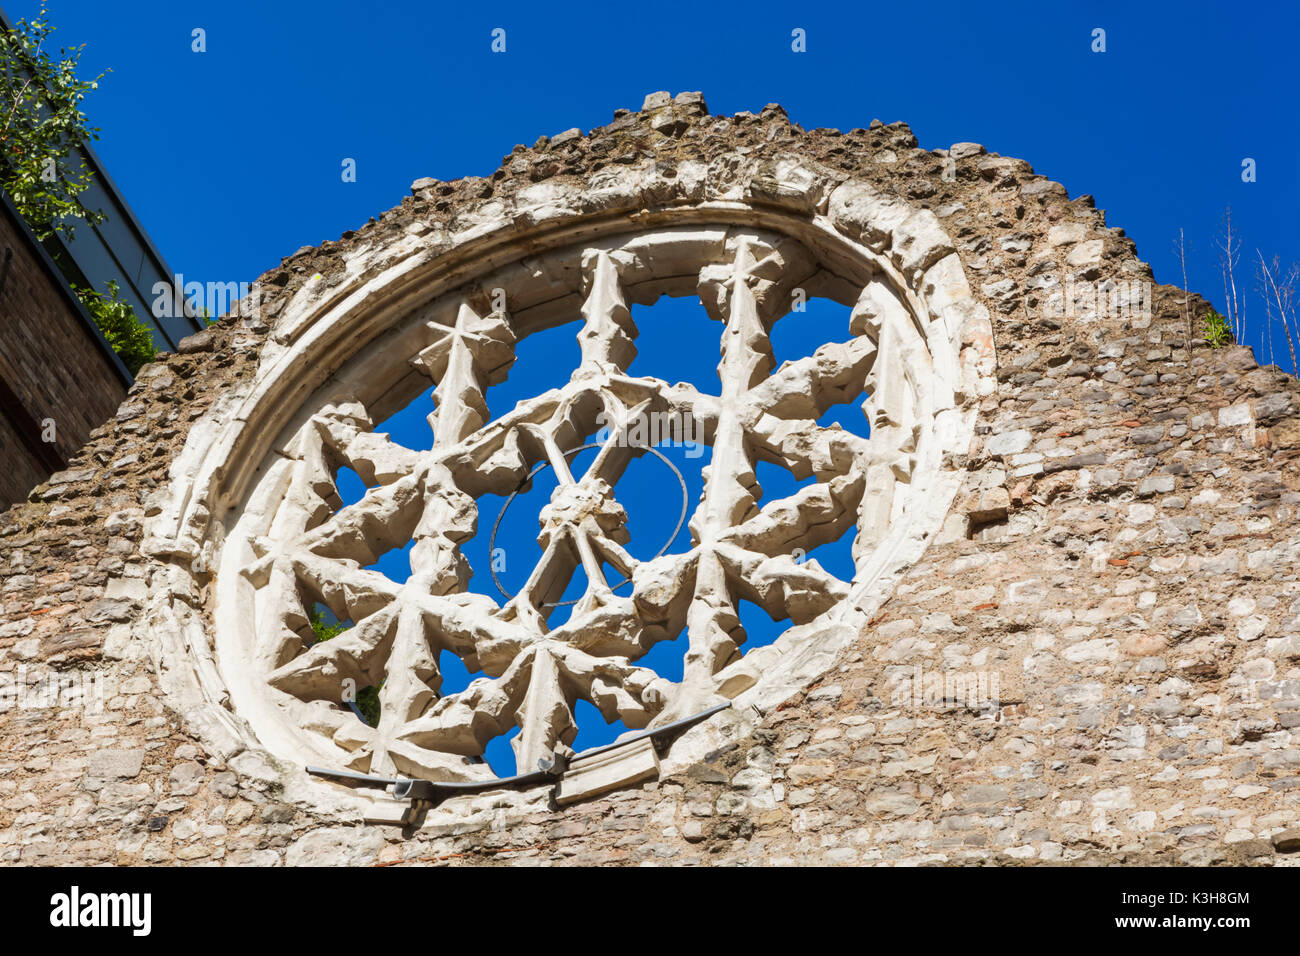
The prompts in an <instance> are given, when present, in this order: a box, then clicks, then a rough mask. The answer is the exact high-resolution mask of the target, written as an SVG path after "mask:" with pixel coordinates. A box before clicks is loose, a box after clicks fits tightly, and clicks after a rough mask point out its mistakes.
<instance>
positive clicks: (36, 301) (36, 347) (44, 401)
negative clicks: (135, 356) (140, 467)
mask: <svg viewBox="0 0 1300 956" xmlns="http://www.w3.org/2000/svg"><path fill="white" fill-rule="evenodd" d="M0 247H3V248H4V249H5V250H6V252H11V253H12V257H11V258H10V259H9V260H8V264H7V266H0V268H3V269H4V283H3V287H2V288H0V461H3V462H4V468H3V469H0V507H7V506H8V505H10V504H12V503H13V502H15V501H22V500H23V499H24V498H25V497H26V496H27V492H28V491H29V490H31V488H32V487H33V486H34V485H35V484H36V483H37V482H38V481H41V480H42V479H44V478H47V477H49V475H50V472H51V471H54V470H57V469H58V468H59V467H60V466H61V465H62V463H63V462H65V461H67V460H68V459H69V458H71V457H72V456H73V455H75V454H76V453H77V451H78V450H80V449H81V447H82V445H83V444H85V442H86V439H87V437H88V436H89V435H90V431H91V429H93V428H95V427H96V426H97V425H99V424H100V423H101V422H103V420H104V419H105V418H107V417H108V416H110V415H112V414H113V411H114V410H115V409H116V408H117V406H118V404H119V403H120V402H121V401H122V396H123V395H124V394H125V392H126V386H125V384H124V379H125V372H124V371H122V370H120V368H119V366H118V364H117V362H116V360H115V358H114V356H113V355H112V353H111V352H110V351H109V350H108V347H107V346H106V345H105V344H104V343H103V341H102V340H101V339H100V338H99V337H98V335H97V333H96V332H95V330H94V329H93V327H89V326H88V324H87V323H88V321H89V320H88V319H87V318H85V317H84V316H83V314H82V313H81V310H80V309H79V307H78V305H77V303H76V300H75V298H74V297H73V296H72V295H71V293H70V292H69V291H68V290H67V288H66V285H65V283H64V281H63V279H62V277H61V276H60V275H59V274H58V273H57V271H56V270H55V269H54V267H53V264H52V263H51V262H50V260H49V258H48V257H47V256H45V255H44V254H43V251H42V250H41V249H40V247H39V246H37V245H36V243H35V240H34V239H33V238H32V237H31V233H30V232H29V231H28V230H27V228H26V227H25V226H24V225H23V224H22V223H21V221H20V220H19V219H18V218H17V215H16V214H15V213H14V211H13V209H12V208H11V207H10V206H9V204H8V203H7V202H6V203H4V208H3V210H2V211H0ZM51 420H52V421H53V425H54V427H53V429H52V430H51V429H49V428H48V426H47V425H46V424H45V423H47V422H48V421H51ZM51 432H52V434H53V436H54V441H52V442H49V441H46V438H48V437H49V435H50V434H51Z"/></svg>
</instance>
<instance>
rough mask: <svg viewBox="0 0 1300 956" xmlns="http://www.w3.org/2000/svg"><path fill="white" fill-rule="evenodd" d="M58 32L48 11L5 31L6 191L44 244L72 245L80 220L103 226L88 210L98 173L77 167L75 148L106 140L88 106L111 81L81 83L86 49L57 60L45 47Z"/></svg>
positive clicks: (2, 121)
mask: <svg viewBox="0 0 1300 956" xmlns="http://www.w3.org/2000/svg"><path fill="white" fill-rule="evenodd" d="M53 32H54V27H53V25H51V24H50V22H49V20H48V19H46V11H45V5H44V4H43V3H42V5H41V10H40V13H38V14H37V16H36V17H35V18H33V19H32V20H19V21H18V23H17V24H16V25H15V27H14V29H13V30H12V31H8V32H4V31H0V186H3V188H4V189H5V191H6V192H8V194H9V196H10V198H11V199H12V200H13V202H14V205H15V206H17V207H18V211H19V213H21V214H22V216H23V218H24V219H26V220H27V222H28V224H29V225H30V226H31V227H32V231H33V232H35V233H36V237H37V238H38V239H41V240H44V239H47V238H49V237H50V236H52V235H53V234H54V233H56V232H58V233H62V234H64V235H66V236H68V237H71V236H72V234H73V223H74V221H75V220H78V219H80V220H83V221H85V222H89V223H92V224H94V223H99V222H103V221H104V215H103V214H102V213H101V212H99V211H98V210H91V209H88V208H86V206H85V205H83V204H82V202H81V199H80V196H81V194H82V193H84V192H85V191H86V189H88V188H89V187H90V180H91V176H92V173H91V172H90V170H88V169H87V168H86V166H85V163H84V162H80V161H74V159H73V152H74V150H75V149H76V147H78V146H80V145H81V144H83V143H85V142H87V141H88V140H91V139H98V138H99V136H98V133H99V130H98V129H96V128H92V127H88V126H87V125H86V114H85V113H83V112H82V111H81V103H82V101H83V100H84V99H85V97H86V94H87V93H88V92H89V91H90V90H93V89H97V88H98V86H99V80H100V79H102V78H103V75H104V74H102V73H101V74H100V75H99V76H97V77H95V78H94V79H93V80H80V79H78V78H77V65H78V61H79V60H80V58H81V52H82V50H83V49H84V44H83V45H82V46H79V47H75V48H74V49H72V50H65V49H60V50H59V52H58V56H57V58H56V57H51V56H50V54H49V52H48V51H47V50H46V49H45V45H46V43H47V41H48V40H49V37H50V34H51V33H53Z"/></svg>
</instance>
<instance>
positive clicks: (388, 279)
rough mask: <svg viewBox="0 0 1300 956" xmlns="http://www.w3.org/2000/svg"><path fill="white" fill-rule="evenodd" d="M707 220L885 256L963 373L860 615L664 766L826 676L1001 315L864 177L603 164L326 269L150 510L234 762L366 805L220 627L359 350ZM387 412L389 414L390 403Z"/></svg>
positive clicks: (827, 256)
mask: <svg viewBox="0 0 1300 956" xmlns="http://www.w3.org/2000/svg"><path fill="white" fill-rule="evenodd" d="M706 224H707V225H708V226H712V227H732V228H738V229H756V230H765V231H768V232H775V233H779V234H782V235H786V236H789V237H790V238H792V239H794V240H796V241H797V242H799V243H801V244H803V245H804V246H805V247H807V248H813V249H816V250H817V251H818V255H819V256H820V259H821V261H822V262H828V261H837V260H838V262H839V263H841V264H844V263H849V264H851V266H852V267H851V268H850V269H849V270H848V271H850V272H852V271H853V270H854V269H858V270H860V269H862V268H868V269H870V270H872V271H873V272H874V273H875V275H876V276H878V277H879V278H880V279H882V280H883V281H884V282H886V283H887V284H888V285H889V286H890V287H891V289H892V290H893V292H894V294H895V295H896V296H897V297H898V298H899V300H900V301H902V302H904V303H905V305H906V309H907V311H908V312H909V313H910V314H911V315H912V316H914V317H915V316H920V317H924V319H925V321H924V322H923V323H922V324H923V325H924V328H925V331H926V340H927V346H928V347H929V351H930V353H931V356H932V358H933V360H934V361H935V362H936V363H939V364H940V365H942V366H944V367H946V368H948V370H949V372H948V374H947V375H945V376H943V377H942V381H943V385H944V387H945V388H950V389H951V391H952V394H953V401H952V403H951V408H946V409H943V410H942V411H941V413H940V414H939V415H938V416H936V418H935V419H934V433H933V434H934V441H933V442H930V443H928V444H927V450H929V451H931V452H937V454H936V455H935V458H934V460H933V462H932V463H931V465H929V466H927V467H926V468H925V469H921V470H919V471H918V474H924V475H925V477H926V481H927V482H928V484H927V485H926V486H925V487H924V489H921V488H919V487H917V488H913V489H912V490H913V492H916V491H921V490H923V491H924V493H923V494H914V495H913V499H912V500H913V501H914V509H913V513H912V514H910V515H909V517H908V520H907V521H904V522H896V523H894V524H893V525H891V526H890V527H889V529H888V533H887V534H885V535H884V537H883V539H882V541H881V543H880V546H879V547H878V548H877V549H876V558H874V559H873V561H872V564H871V567H869V568H866V569H860V570H859V575H858V578H857V579H856V581H855V584H854V590H853V593H852V594H851V595H850V597H849V598H847V599H846V600H845V602H843V604H844V607H845V609H846V610H845V613H844V615H843V617H842V619H841V620H840V621H838V622H837V623H835V624H834V625H832V626H828V627H822V628H820V629H819V630H818V632H817V633H816V634H815V635H811V636H810V635H803V636H802V638H801V639H800V640H799V641H798V648H797V653H784V652H787V651H789V650H791V648H790V647H789V646H787V647H784V648H782V649H781V651H782V652H781V653H778V655H777V656H778V657H779V659H780V660H779V667H774V668H773V669H772V670H771V672H769V673H765V674H764V676H763V677H762V679H760V680H758V681H757V683H755V684H754V685H753V686H752V687H750V688H749V689H748V690H747V691H746V692H745V693H744V694H742V695H740V698H738V700H739V701H740V702H741V703H742V704H743V706H738V707H735V708H733V709H732V710H729V711H726V712H724V713H723V714H720V715H717V716H715V717H714V718H712V719H711V720H709V721H708V722H706V723H705V724H703V725H701V726H699V727H696V728H694V729H693V730H691V731H690V732H688V733H687V734H686V735H684V737H683V738H682V739H680V740H679V741H678V742H677V743H676V744H674V746H673V747H672V749H671V751H670V752H669V753H668V754H667V755H666V756H665V759H664V760H663V762H662V766H661V772H664V773H667V772H672V771H673V770H674V769H680V768H682V767H685V766H688V765H689V764H691V763H693V762H695V761H696V760H698V759H699V757H700V756H702V755H703V754H704V753H706V752H708V751H710V750H713V749H716V748H717V747H718V746H719V745H720V744H722V743H723V742H725V741H726V740H728V739H734V738H736V737H738V736H742V735H743V734H745V733H747V732H748V731H749V730H750V729H752V728H753V727H754V726H755V725H756V722H757V721H758V720H759V719H761V715H762V714H763V713H766V712H767V711H769V710H770V709H771V708H773V707H775V706H777V705H779V704H780V703H781V702H782V701H784V700H786V699H788V698H789V697H790V696H791V695H792V694H794V693H796V692H797V691H798V690H800V689H801V688H803V687H806V686H808V685H809V684H810V683H811V682H813V681H815V680H816V679H817V678H818V677H820V676H822V675H823V674H824V673H826V671H827V670H828V669H829V668H830V667H831V666H832V665H833V664H834V662H835V661H836V660H837V659H838V657H839V656H840V655H841V653H842V652H843V651H844V650H845V648H846V647H847V646H848V645H849V644H850V643H851V642H852V641H854V640H855V639H856V638H857V636H858V635H859V633H860V632H861V630H862V629H863V628H864V627H865V626H866V625H867V622H869V620H870V619H871V617H872V615H873V614H874V613H875V611H876V610H877V609H878V608H879V606H880V604H881V603H882V602H883V601H884V599H885V598H887V597H888V595H889V594H890V593H891V591H892V588H893V584H894V582H895V581H896V580H897V578H898V576H899V574H900V572H901V571H902V570H903V569H905V568H906V567H907V566H909V565H910V564H912V563H913V562H915V560H916V559H918V558H919V557H920V555H921V554H922V553H923V552H924V550H925V548H926V546H928V544H929V543H930V542H931V541H932V540H934V538H935V537H936V535H937V534H938V533H939V532H940V529H941V527H942V525H943V521H944V518H945V516H946V515H947V514H948V512H949V510H950V508H951V504H952V501H953V498H954V496H955V493H956V491H957V488H958V486H959V484H960V481H961V477H962V474H963V472H964V469H965V465H966V455H967V452H968V451H969V448H970V445H971V440H972V436H973V434H974V422H975V419H976V417H977V405H978V401H979V399H980V398H981V397H983V396H986V395H989V394H991V393H992V392H993V390H994V381H993V369H994V367H995V366H994V354H993V343H992V330H991V323H990V321H989V316H988V312H987V310H986V309H985V308H984V307H983V306H982V305H981V304H980V303H978V302H977V301H976V300H975V299H974V297H973V296H972V295H971V292H970V288H969V286H968V284H967V281H966V278H965V274H964V272H963V269H962V266H961V262H960V259H959V258H958V256H957V254H956V253H955V251H954V249H953V245H952V242H951V239H950V238H949V237H948V236H947V234H946V233H945V232H944V230H943V228H942V226H941V225H940V223H939V222H938V220H937V219H936V217H935V216H934V215H933V214H932V213H930V212H929V211H927V210H923V209H919V208H916V207H914V206H912V205H911V204H908V203H906V202H904V201H902V200H900V199H897V198H894V197H892V196H888V195H886V194H884V193H882V192H880V191H879V190H877V189H876V188H875V187H873V186H871V185H869V184H867V183H865V182H861V181H856V180H851V179H850V180H845V179H844V178H843V176H842V175H833V174H830V173H829V172H827V171H826V170H823V169H818V168H816V167H815V166H812V165H811V164H808V163H806V162H804V161H802V160H800V159H798V158H795V157H784V158H778V159H776V160H768V161H765V162H762V163H749V164H747V165H743V166H742V167H741V168H739V169H735V168H731V169H728V168H725V167H723V168H719V167H717V165H716V164H715V166H712V167H709V166H705V165H704V164H702V163H694V162H683V163H680V164H677V165H676V166H675V167H673V168H672V169H671V175H670V174H669V172H668V171H665V170H664V169H661V168H660V167H659V166H657V165H655V164H653V163H651V164H644V165H641V166H633V167H619V168H617V169H613V170H608V169H607V170H602V171H600V172H597V173H595V174H593V175H592V176H591V177H589V178H588V179H587V180H586V182H584V183H579V184H573V183H562V182H554V181H548V182H543V183H540V184H537V185H536V186H531V187H527V188H525V189H523V190H521V191H520V192H519V193H518V194H517V195H516V196H515V197H514V199H513V200H503V199H490V200H487V201H485V202H482V203H480V204H478V205H476V206H472V207H470V208H467V209H462V210H459V211H457V212H456V213H455V214H454V216H453V217H452V218H451V219H450V221H447V222H442V221H437V220H430V221H416V222H412V223H410V225H409V226H408V227H407V231H406V234H405V235H404V237H403V238H402V239H400V240H398V241H397V242H395V243H390V244H387V245H375V244H366V245H363V246H361V247H359V248H357V249H355V250H353V251H352V252H351V253H350V254H348V256H347V257H346V269H345V271H344V273H343V275H342V276H331V278H330V279H329V280H326V279H325V278H324V277H314V278H313V279H312V280H310V281H308V282H307V283H306V284H304V285H303V286H302V287H301V288H300V289H298V290H297V291H296V293H295V294H294V295H293V297H292V298H291V300H290V301H289V302H288V304H287V306H286V307H285V308H284V309H283V310H282V311H281V313H280V314H279V316H278V317H277V320H276V322H275V327H274V329H273V331H272V334H271V335H270V337H269V339H268V341H267V342H266V343H265V344H264V345H263V346H262V350H261V355H260V363H259V367H258V370H257V373H256V374H255V375H254V376H253V377H252V378H250V379H247V380H244V381H242V382H240V383H239V384H238V385H236V386H234V387H232V388H231V389H230V390H229V391H228V392H227V393H226V394H224V395H223V396H222V397H221V398H220V399H219V400H218V401H217V402H216V403H214V406H213V408H212V409H211V410H210V411H209V412H208V413H207V414H206V415H205V416H203V418H202V419H201V420H200V421H199V422H197V423H196V425H195V427H194V429H193V431H192V433H191V435H190V438H189V439H188V441H187V443H186V446H185V449H184V451H183V452H182V454H181V455H180V456H179V458H178V459H177V461H176V462H175V463H174V465H173V468H172V472H171V480H170V482H169V485H168V488H167V490H166V491H165V493H164V494H163V495H161V496H159V499H158V500H156V501H155V502H154V503H153V505H152V508H151V511H152V513H151V515H150V516H149V518H148V519H147V526H146V535H147V540H146V553H148V554H149V555H151V556H152V557H153V558H154V559H155V561H156V562H157V563H156V565H155V566H154V567H153V568H152V570H151V574H150V587H149V599H148V609H147V613H146V614H145V615H144V617H143V619H142V622H141V624H140V625H138V626H140V627H143V628H144V629H146V630H147V631H148V632H150V633H151V634H152V635H153V641H152V646H153V647H154V648H155V654H156V663H157V665H158V669H159V673H160V675H161V677H162V683H163V686H164V689H165V691H166V693H167V694H168V696H169V699H170V701H171V702H172V703H173V705H174V706H175V707H176V708H177V710H178V711H180V712H181V714H182V715H183V716H184V718H185V720H186V723H187V725H188V727H189V728H190V729H191V731H192V732H194V733H196V734H197V735H198V736H200V737H201V738H202V739H203V740H204V742H205V743H206V744H207V745H208V746H209V748H210V749H212V750H213V752H214V753H216V754H217V755H218V756H221V757H222V758H223V759H228V760H229V761H230V762H231V764H232V766H234V767H235V768H236V769H241V768H242V769H243V771H244V772H246V773H251V774H253V775H256V776H261V777H263V778H265V779H268V780H271V781H273V782H275V783H276V784H278V785H280V786H282V787H284V789H285V792H286V794H291V795H294V797H295V798H296V799H300V800H301V801H302V802H303V803H304V804H307V805H311V806H313V807H314V808H315V809H317V810H318V811H320V812H327V813H332V812H346V813H350V812H351V811H352V810H355V809H356V808H357V806H358V805H359V804H358V801H357V800H356V798H354V797H351V796H350V795H346V794H339V793H338V791H337V788H332V787H328V786H327V785H324V784H321V783H319V782H315V781H310V780H308V779H307V778H305V777H304V776H303V774H302V772H301V765H299V764H297V763H295V759H296V757H297V756H298V754H297V753H290V755H289V757H288V759H286V757H285V752H284V751H283V750H281V751H280V752H279V753H278V754H277V753H276V748H275V747H272V748H270V749H268V748H267V747H266V745H265V742H264V741H263V740H261V739H260V737H259V735H258V734H257V733H256V732H254V731H253V729H252V727H250V725H249V721H248V719H246V718H247V717H248V712H247V710H246V709H245V708H246V706H247V702H246V701H245V702H244V705H243V706H238V707H234V708H233V709H232V706H231V705H232V700H231V692H230V688H229V687H228V686H227V682H226V680H225V679H224V678H223V676H222V670H221V666H220V662H219V661H218V659H217V655H216V654H215V653H214V647H213V634H212V631H213V628H212V610H213V605H214V597H215V593H216V592H217V591H219V589H220V582H219V581H216V580H214V575H213V569H215V568H218V567H219V565H220V561H221V553H222V548H223V545H224V541H223V534H224V532H225V524H224V521H225V519H226V517H227V516H228V515H229V514H230V513H231V511H232V509H236V508H237V507H238V505H239V503H240V502H241V501H242V500H243V499H244V498H245V496H246V495H247V494H248V492H249V489H250V488H251V487H252V484H253V481H254V478H255V476H256V474H257V469H258V468H259V467H260V466H261V464H262V462H263V460H264V459H265V457H266V455H267V454H268V452H269V451H270V450H271V448H272V445H273V443H274V442H275V441H276V440H277V438H278V437H279V436H282V435H283V434H284V433H285V429H286V427H287V425H288V422H289V421H290V419H291V418H292V416H293V415H295V414H297V413H299V411H300V410H301V408H302V407H303V406H304V403H305V402H307V400H308V399H309V398H310V397H311V396H312V395H313V394H314V393H316V392H317V391H318V389H320V388H321V387H322V385H323V384H324V383H326V382H327V381H328V380H329V379H330V378H331V376H333V375H335V373H336V372H338V371H339V369H340V368H342V367H343V366H344V364H345V363H347V362H349V361H352V362H354V363H355V362H356V361H357V357H358V356H360V355H362V354H363V353H364V352H365V350H366V349H372V348H375V347H376V346H377V344H378V343H379V342H380V340H382V339H384V338H385V337H388V338H391V337H392V336H393V332H392V330H393V329H394V328H396V327H398V326H400V325H401V323H402V322H403V320H406V321H407V322H408V324H409V323H410V322H411V317H413V316H416V315H417V314H418V313H419V312H420V310H421V309H422V308H423V307H425V306H427V305H428V303H430V302H433V301H436V300H438V299H440V298H442V297H444V296H446V295H449V294H452V293H455V292H456V291H457V290H463V289H464V288H465V287H466V284H467V283H471V282H473V281H474V280H476V279H478V278H480V277H482V276H484V275H485V274H489V273H490V272H491V271H492V270H493V269H501V268H506V267H508V266H509V265H510V264H511V263H513V262H518V261H519V260H520V259H521V257H523V256H528V255H535V254H536V253H537V251H538V250H540V249H543V248H546V249H551V250H555V249H562V248H565V247H572V246H584V247H597V246H599V245H600V243H601V242H602V241H603V240H606V239H608V238H609V237H610V236H612V235H619V234H629V233H648V232H651V231H654V230H658V229H663V228H684V227H691V226H695V227H704V226H706ZM787 321H788V320H787ZM426 384H427V382H426ZM372 415H373V417H375V418H382V417H383V413H382V411H377V412H374V413H372ZM217 577H219V576H217ZM792 630H793V629H792ZM789 636H790V635H789V633H787V635H785V636H783V638H782V640H785V639H786V638H787V637H789ZM791 643H794V642H787V644H791ZM779 645H780V641H778V642H777V644H776V645H773V647H777V646H779ZM254 720H255V722H256V720H257V718H254Z"/></svg>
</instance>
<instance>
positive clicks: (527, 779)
mask: <svg viewBox="0 0 1300 956" xmlns="http://www.w3.org/2000/svg"><path fill="white" fill-rule="evenodd" d="M730 706H731V701H726V702H724V703H721V704H718V705H717V706H715V707H710V708H709V709H708V710H704V711H701V712H700V713H698V714H693V715H692V716H690V717H685V718H683V719H681V720H678V721H674V722H673V723H671V724H665V725H664V726H662V727H655V728H652V729H650V730H643V731H641V732H640V733H638V734H633V735H632V736H631V737H628V738H627V739H625V740H617V741H615V742H614V743H610V744H604V745H602V746H600V747H592V748H591V749H589V750H584V751H583V752H582V753H580V754H575V755H574V756H573V757H571V758H569V759H567V760H566V759H564V758H563V757H562V756H560V755H559V754H556V755H555V756H554V757H553V758H552V761H551V764H550V766H548V767H544V768H542V769H540V770H534V771H533V772H532V773H521V774H516V775H515V776H513V777H496V778H493V779H492V780H461V781H454V780H417V779H413V778H411V777H380V776H376V775H374V774H369V773H358V772H356V771H355V770H330V769H328V768H326V767H307V768H306V769H307V772H308V773H309V774H311V775H312V776H313V777H324V778H325V779H327V780H338V781H340V782H343V783H351V784H353V785H355V786H360V787H369V788H373V789H379V790H384V789H387V788H388V787H392V788H393V796H395V797H397V798H398V799H399V800H411V801H413V802H423V803H430V804H438V803H441V802H442V801H443V800H445V799H447V798H448V797H454V796H457V795H458V794H467V793H486V792H487V791H489V790H500V789H502V788H505V787H523V786H528V785H530V784H535V783H546V782H552V783H554V782H556V781H558V780H559V779H560V777H562V776H564V774H565V772H566V771H567V770H568V769H569V767H570V766H571V765H572V764H573V763H576V762H577V761H579V760H585V759H586V758H588V757H594V756H596V755H597V754H603V753H607V752H609V751H611V750H616V749H618V748H620V747H626V746H627V745H628V744H632V743H635V742H636V741H638V740H644V739H645V738H647V737H649V738H651V739H652V740H654V741H655V742H658V741H659V740H660V739H661V738H663V737H668V736H670V735H672V734H674V733H676V732H678V731H680V730H685V729H686V728H687V727H690V726H693V725H694V724H698V723H699V722H700V721H702V720H706V719H708V718H709V717H712V716H713V715H714V714H717V713H720V712H721V711H724V710H726V709H727V708H728V707H730Z"/></svg>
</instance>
